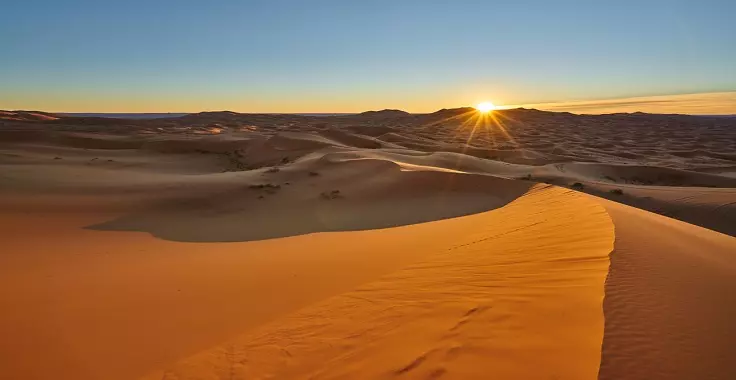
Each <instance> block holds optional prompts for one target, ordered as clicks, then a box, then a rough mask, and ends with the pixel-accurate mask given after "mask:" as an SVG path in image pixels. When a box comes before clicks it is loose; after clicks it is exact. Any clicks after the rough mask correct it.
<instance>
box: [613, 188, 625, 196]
mask: <svg viewBox="0 0 736 380" xmlns="http://www.w3.org/2000/svg"><path fill="white" fill-rule="evenodd" d="M611 194H613V195H624V191H623V190H621V189H613V190H611Z"/></svg>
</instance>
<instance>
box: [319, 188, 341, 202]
mask: <svg viewBox="0 0 736 380" xmlns="http://www.w3.org/2000/svg"><path fill="white" fill-rule="evenodd" d="M319 197H320V198H322V199H328V200H329V199H338V198H342V194H340V190H332V191H329V192H328V191H324V192H322V193H321V194H320V195H319Z"/></svg>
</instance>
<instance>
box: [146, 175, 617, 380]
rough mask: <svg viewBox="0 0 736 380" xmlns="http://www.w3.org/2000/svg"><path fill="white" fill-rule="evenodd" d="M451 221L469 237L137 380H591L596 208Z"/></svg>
mask: <svg viewBox="0 0 736 380" xmlns="http://www.w3.org/2000/svg"><path fill="white" fill-rule="evenodd" d="M579 209H584V210H585V212H582V213H580V212H574V211H573V210H579ZM454 222H457V223H462V224H463V225H464V226H466V228H467V230H466V231H464V232H463V233H461V234H458V236H455V237H453V239H451V241H449V242H441V243H440V242H438V243H440V244H439V245H440V247H438V249H436V250H434V251H435V253H432V254H429V255H427V256H425V257H426V259H425V260H423V261H421V262H420V263H417V264H413V265H410V266H409V267H406V268H404V269H401V270H399V271H397V272H395V273H392V274H390V275H387V276H384V277H383V278H381V279H380V280H378V281H376V282H372V283H369V284H366V285H363V286H361V287H359V288H358V289H356V290H354V291H351V292H348V293H345V294H343V295H340V296H336V297H333V298H330V299H327V300H325V301H323V302H321V303H319V304H316V305H314V306H311V307H309V308H306V309H303V310H301V311H299V312H297V313H296V314H293V315H290V316H287V317H285V318H284V319H280V320H277V321H274V322H272V323H269V324H268V325H266V326H264V327H262V328H260V329H258V330H256V331H254V332H252V333H250V334H247V335H246V336H243V337H240V338H237V339H235V340H233V341H230V342H227V343H225V344H223V345H221V346H218V347H216V348H213V349H212V350H209V351H206V352H203V353H202V354H199V355H196V356H194V357H193V358H191V359H189V360H185V361H183V362H182V363H180V364H178V365H177V366H176V367H173V368H170V369H166V370H164V371H160V372H156V373H154V374H151V375H150V376H149V377H146V379H159V378H161V377H162V376H163V377H164V378H175V379H195V378H196V379H205V378H223V377H225V378H227V376H232V377H234V378H321V379H330V378H366V379H369V378H370V379H374V378H398V377H401V378H439V377H443V376H449V377H454V378H487V377H488V376H494V377H496V376H498V377H501V378H525V379H548V378H566V379H590V378H593V377H594V376H595V374H596V373H597V371H598V360H599V357H600V340H601V338H602V333H603V319H602V314H601V302H602V295H603V282H604V278H605V275H606V271H607V266H608V253H609V252H610V251H611V249H612V247H613V239H614V234H613V226H612V224H611V221H610V219H609V218H608V216H607V214H606V213H605V211H604V209H603V207H601V206H600V205H597V204H596V203H595V202H592V201H590V200H588V199H587V198H586V197H585V196H583V195H580V194H578V193H575V192H571V191H568V190H563V189H559V188H554V187H549V186H547V187H544V186H538V187H536V188H534V189H532V190H531V191H530V192H529V193H527V194H526V195H524V196H522V197H520V198H518V199H517V200H515V201H513V202H512V203H510V204H508V205H507V206H504V207H503V208H500V209H498V210H495V211H490V212H487V213H484V214H478V215H473V216H467V217H463V218H460V219H457V220H455V221H454ZM572 228H574V229H575V231H576V233H574V234H565V235H561V234H560V233H559V231H560V230H568V229H572ZM526 234H533V235H534V236H536V237H537V238H536V239H535V241H534V242H531V241H530V240H529V239H527V238H526ZM570 357H575V358H576V360H575V361H570V360H567V358H570Z"/></svg>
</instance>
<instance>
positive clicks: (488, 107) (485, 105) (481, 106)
mask: <svg viewBox="0 0 736 380" xmlns="http://www.w3.org/2000/svg"><path fill="white" fill-rule="evenodd" d="M475 109H477V110H478V111H480V112H482V113H487V112H491V111H493V110H495V109H496V106H495V105H493V103H491V102H481V103H478V105H477V106H475Z"/></svg>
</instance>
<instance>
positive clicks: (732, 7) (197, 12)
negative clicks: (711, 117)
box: [0, 0, 736, 112]
mask: <svg viewBox="0 0 736 380" xmlns="http://www.w3.org/2000/svg"><path fill="white" fill-rule="evenodd" d="M735 14H736V2H735V1H677V0H674V1H616V2H606V3H605V4H604V3H603V2H599V1H554V2H552V1H526V2H524V1H431V0H429V1H400V0H395V1H361V2H357V1H319V0H315V1H279V0H275V1H188V0H183V1H170V2H164V1H148V2H144V1H138V0H134V1H126V2H124V1H120V2H101V1H75V0H70V1H57V0H41V1H39V0H26V1H14V2H12V3H10V4H7V5H4V6H3V12H2V16H1V17H2V20H3V22H1V23H0V44H1V45H0V46H2V50H0V58H1V60H0V69H1V70H0V109H41V110H48V111H67V112H167V111H171V112H179V111H182V112H186V111H199V110H211V109H230V110H234V111H242V112H352V111H362V110H366V109H378V108H401V109H406V110H409V111H414V112H424V111H433V110H436V109H438V108H443V107H456V106H463V105H469V104H475V102H478V101H481V100H491V101H494V102H495V103H499V104H531V103H551V102H567V101H583V100H593V99H609V98H625V97H637V96H652V95H674V94H689V93H710V92H727V91H736V23H735V22H733V15H735ZM734 112H736V110H734Z"/></svg>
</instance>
